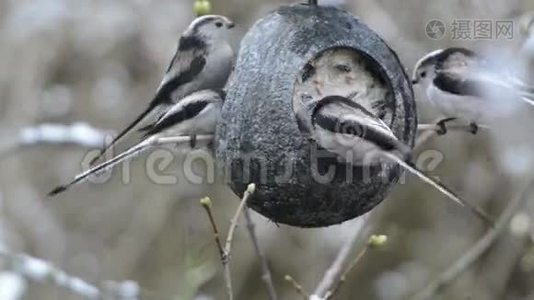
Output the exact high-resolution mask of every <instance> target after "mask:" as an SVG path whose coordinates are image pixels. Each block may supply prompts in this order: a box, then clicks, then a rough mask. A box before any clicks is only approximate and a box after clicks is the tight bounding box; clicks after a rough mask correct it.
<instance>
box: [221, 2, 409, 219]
mask: <svg viewBox="0 0 534 300" xmlns="http://www.w3.org/2000/svg"><path fill="white" fill-rule="evenodd" d="M338 60H341V61H343V60H346V61H350V62H351V63H353V64H354V66H356V67H355V68H357V69H358V70H359V71H360V72H361V74H364V75H369V76H371V77H372V78H374V79H373V80H371V81H370V82H371V83H370V85H361V84H360V83H361V82H362V81H361V80H358V78H352V80H353V81H350V82H349V81H335V80H334V81H332V80H328V78H330V77H329V75H328V74H322V73H321V72H326V71H322V70H321V68H320V66H321V65H322V64H327V63H328V62H330V61H338ZM354 66H352V67H354ZM340 68H343V65H342V64H341V67H340ZM325 78H326V79H325ZM362 78H364V77H362ZM369 86H371V88H374V87H377V88H380V87H383V88H384V90H385V91H386V92H385V93H383V97H382V99H383V100H382V101H380V103H370V102H369V103H367V102H366V103H360V101H363V100H362V99H360V98H359V97H358V96H357V95H359V94H361V92H362V89H364V88H367V89H368V88H369ZM315 94H317V95H321V96H326V95H333V94H338V95H342V94H345V95H343V96H345V97H348V98H351V99H353V101H356V102H358V103H359V104H360V105H362V106H364V107H366V108H368V109H369V110H370V111H372V112H373V113H375V114H376V115H377V117H379V118H381V119H382V120H383V121H384V122H385V123H386V124H387V125H388V126H390V128H391V130H392V131H393V133H394V134H395V136H396V137H397V138H398V139H399V140H401V141H403V142H404V143H405V144H407V145H409V146H411V147H413V142H414V137H415V133H416V128H417V116H416V110H415V103H414V97H413V91H412V88H411V85H410V83H409V80H408V77H407V76H406V74H405V71H404V68H403V66H402V65H401V63H400V61H399V59H398V57H397V55H396V54H395V52H394V51H393V50H391V48H389V47H388V45H387V44H386V43H385V42H384V41H383V40H382V39H381V38H380V37H379V36H378V35H377V34H376V33H375V32H374V31H373V30H371V29H370V28H369V27H367V26H366V25H365V24H363V23H362V22H361V21H359V20H358V19H357V18H355V17H354V16H352V15H351V14H350V13H348V12H346V11H344V10H341V9H338V8H334V7H322V6H314V5H294V6H287V7H281V8H279V9H277V10H276V11H274V12H272V13H270V14H269V15H267V16H266V17H265V18H263V19H261V20H260V21H258V22H257V23H256V24H255V25H254V26H253V27H252V28H251V29H250V30H249V32H248V33H247V34H246V35H245V37H244V38H243V40H242V42H241V48H240V51H239V55H238V58H237V62H236V66H235V71H234V73H233V74H232V76H231V78H230V80H229V82H228V84H227V98H226V102H225V104H224V107H223V112H222V118H221V122H220V124H219V125H218V128H217V134H216V156H217V160H218V162H219V163H220V164H221V165H222V166H224V167H225V168H226V169H225V172H226V176H227V179H228V181H229V185H230V187H231V188H232V190H233V191H234V192H235V193H236V194H237V195H242V193H243V191H244V190H245V189H246V186H247V185H248V184H249V183H251V182H254V183H255V184H256V186H257V189H256V192H255V193H254V195H253V196H252V197H251V198H250V199H249V202H248V205H249V206H250V207H251V208H252V209H254V210H256V211H257V212H259V213H260V214H262V215H264V216H265V217H267V218H269V219H271V220H273V221H274V222H277V223H284V224H289V225H294V226H301V227H320V226H328V225H332V224H337V223H341V222H343V221H346V220H349V219H352V218H355V217H357V216H360V215H362V214H364V213H366V212H368V211H369V210H371V209H372V208H373V207H375V206H376V205H377V204H378V203H380V202H381V201H382V200H383V199H384V198H385V197H386V195H387V194H388V192H389V190H390V189H391V188H392V187H393V186H394V184H395V183H396V182H397V181H398V179H399V176H400V168H399V167H398V166H396V165H394V164H391V163H389V164H387V163H383V164H380V163H378V164H376V165H373V166H371V167H369V166H351V165H346V164H344V163H341V162H339V161H338V160H337V159H336V158H335V157H334V156H332V155H331V153H328V152H327V151H325V150H324V149H321V148H320V147H317V145H315V144H314V143H313V141H310V140H309V139H308V138H307V137H306V136H305V135H304V134H303V133H302V131H301V130H300V129H299V124H298V122H297V118H296V116H295V111H296V110H297V109H299V108H300V106H302V105H306V102H307V101H309V100H308V98H313V97H314V95H315ZM310 95H311V96H310Z"/></svg>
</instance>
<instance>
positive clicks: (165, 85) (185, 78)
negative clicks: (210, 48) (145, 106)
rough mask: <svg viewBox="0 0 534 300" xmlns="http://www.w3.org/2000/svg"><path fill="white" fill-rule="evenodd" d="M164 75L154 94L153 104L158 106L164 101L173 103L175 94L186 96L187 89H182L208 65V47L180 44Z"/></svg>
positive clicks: (181, 41)
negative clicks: (191, 46)
mask: <svg viewBox="0 0 534 300" xmlns="http://www.w3.org/2000/svg"><path fill="white" fill-rule="evenodd" d="M182 43H183V39H181V40H180V44H179V46H178V49H177V50H176V53H175V55H174V57H173V59H172V60H171V63H170V64H169V67H168V68H167V72H166V73H165V75H164V76H163V80H162V81H161V83H160V86H159V88H158V90H157V91H156V95H155V96H154V98H153V100H152V102H151V103H150V105H151V106H157V105H159V104H162V103H172V102H174V101H173V100H174V99H173V94H175V93H176V92H181V93H178V96H182V97H183V96H186V95H187V93H186V91H180V89H181V88H183V86H184V85H185V84H187V83H190V82H192V81H193V80H194V79H195V78H196V77H197V76H198V75H199V74H200V73H201V72H202V70H203V69H204V66H205V65H206V49H204V48H184V47H181V46H180V45H181V44H182Z"/></svg>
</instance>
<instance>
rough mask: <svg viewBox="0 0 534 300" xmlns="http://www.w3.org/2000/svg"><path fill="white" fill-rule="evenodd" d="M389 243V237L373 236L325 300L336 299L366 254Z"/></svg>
mask: <svg viewBox="0 0 534 300" xmlns="http://www.w3.org/2000/svg"><path fill="white" fill-rule="evenodd" d="M386 242H387V236H385V235H372V236H371V237H370V238H369V241H368V242H367V244H366V245H365V247H364V248H363V249H362V250H361V251H360V252H359V253H358V254H357V255H356V257H355V258H354V259H353V260H352V262H351V263H350V265H349V267H348V268H347V269H346V270H345V272H343V274H342V275H341V277H340V278H339V280H338V281H337V282H336V283H335V284H334V287H333V288H332V289H331V290H330V291H328V292H327V293H326V295H325V296H324V299H331V298H332V297H334V295H335V294H336V293H337V291H338V290H339V287H340V286H341V285H343V283H344V282H345V280H346V278H347V276H348V275H349V274H350V272H352V270H353V269H354V268H355V267H356V265H358V263H359V262H360V261H361V259H362V257H364V256H365V254H366V253H367V252H368V251H369V249H372V248H377V247H382V246H384V244H385V243H386Z"/></svg>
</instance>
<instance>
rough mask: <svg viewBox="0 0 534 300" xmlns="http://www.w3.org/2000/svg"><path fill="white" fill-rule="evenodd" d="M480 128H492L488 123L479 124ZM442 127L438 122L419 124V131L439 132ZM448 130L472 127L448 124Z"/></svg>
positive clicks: (466, 129)
mask: <svg viewBox="0 0 534 300" xmlns="http://www.w3.org/2000/svg"><path fill="white" fill-rule="evenodd" d="M478 128H479V129H490V127H489V126H487V125H478ZM440 129H441V128H440V127H439V126H438V125H437V124H419V125H417V131H428V130H430V131H435V132H437V131H438V130H440ZM447 130H458V131H470V130H471V127H469V125H463V124H447Z"/></svg>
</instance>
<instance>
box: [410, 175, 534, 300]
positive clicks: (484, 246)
mask: <svg viewBox="0 0 534 300" xmlns="http://www.w3.org/2000/svg"><path fill="white" fill-rule="evenodd" d="M528 181H529V184H527V185H526V186H525V187H523V188H522V189H521V191H520V192H519V193H518V194H517V195H516V196H515V197H514V198H513V199H512V200H511V201H510V204H508V206H507V207H506V209H505V210H504V211H503V212H502V213H501V215H500V216H499V218H498V219H497V221H496V223H495V227H494V228H490V229H489V230H488V231H487V232H486V234H484V236H482V237H481V238H480V239H479V240H478V241H477V242H476V243H475V245H473V247H472V248H471V249H469V250H468V251H467V252H466V253H465V254H464V255H462V256H461V257H460V258H459V259H458V260H457V261H456V262H455V263H453V264H452V265H451V266H450V267H449V268H447V269H446V270H445V271H444V272H443V273H441V274H440V275H439V276H438V277H437V278H436V279H435V280H433V281H432V282H430V283H429V284H428V285H427V286H426V287H425V288H424V289H423V290H421V291H420V292H418V293H417V294H416V295H415V296H414V297H413V298H412V299H417V300H423V299H432V298H434V295H435V294H436V293H437V292H438V291H439V290H441V289H442V288H443V287H445V286H447V285H448V284H449V283H450V282H452V281H453V280H454V279H455V278H456V277H458V276H459V275H460V274H462V273H463V272H464V271H465V270H466V269H468V268H469V267H470V266H471V265H472V264H473V263H474V262H476V261H477V260H478V259H479V258H480V257H481V256H482V255H483V254H484V253H485V252H486V251H487V250H488V249H489V248H490V247H491V245H493V243H494V242H495V241H496V240H497V238H498V237H499V236H500V235H501V234H502V233H503V232H504V231H505V229H506V228H507V225H508V223H509V221H510V219H511V218H512V217H513V216H514V214H515V213H516V212H517V211H518V210H519V209H520V208H521V207H522V205H523V203H524V202H525V201H526V200H527V199H528V197H526V193H527V191H528V190H529V187H530V185H531V184H532V180H528Z"/></svg>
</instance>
